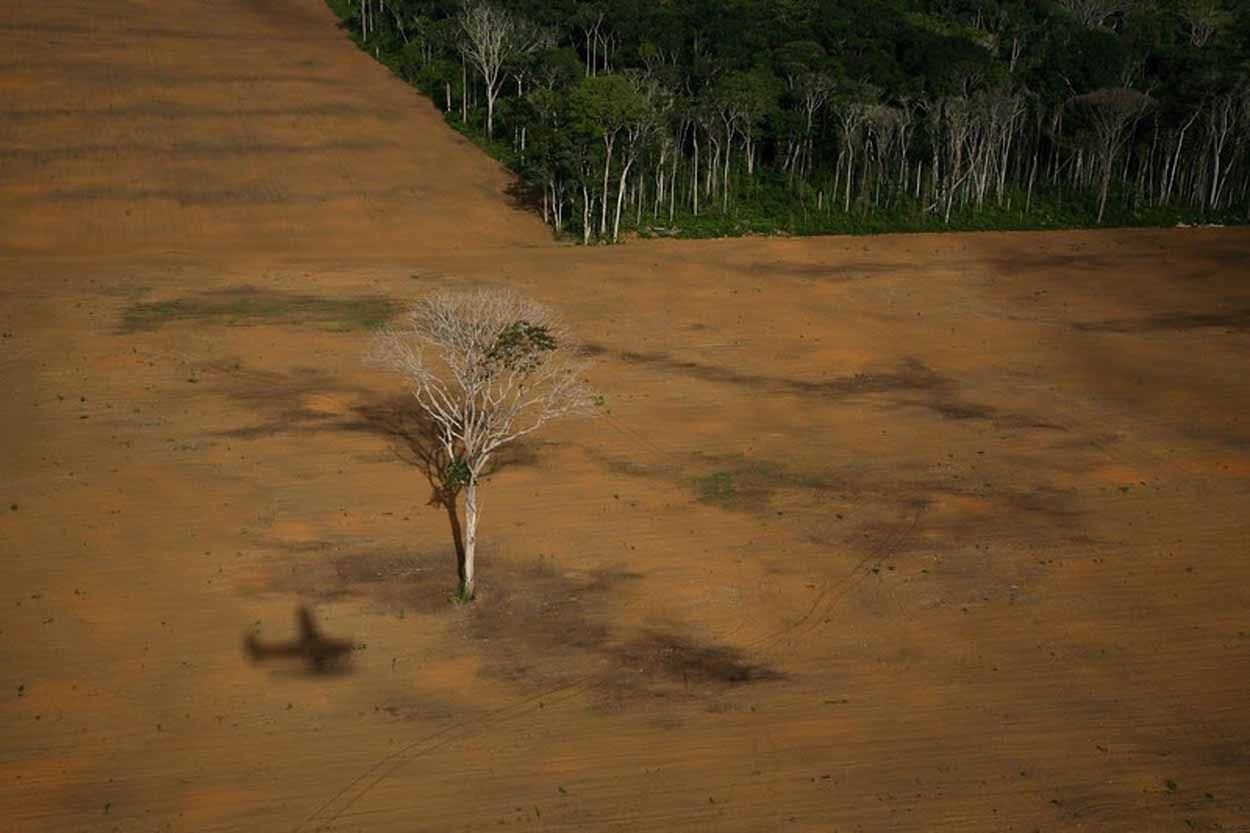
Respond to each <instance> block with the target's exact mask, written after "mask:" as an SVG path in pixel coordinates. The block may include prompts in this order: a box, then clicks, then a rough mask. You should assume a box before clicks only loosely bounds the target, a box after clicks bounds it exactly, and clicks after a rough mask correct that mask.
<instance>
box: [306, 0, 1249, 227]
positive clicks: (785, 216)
mask: <svg viewBox="0 0 1250 833" xmlns="http://www.w3.org/2000/svg"><path fill="white" fill-rule="evenodd" d="M330 2H331V6H332V7H334V8H335V10H336V11H337V12H338V13H339V14H340V16H341V17H343V19H344V21H345V24H346V25H347V26H348V27H349V28H350V29H351V31H352V33H353V35H354V37H355V38H356V40H357V41H358V42H359V43H360V44H361V45H362V47H364V48H365V49H367V50H368V51H369V52H370V53H371V54H373V55H375V56H376V57H377V58H379V59H380V60H382V61H384V62H385V63H387V64H388V65H389V66H391V68H392V69H393V70H394V71H395V72H397V73H398V74H400V75H401V76H402V77H403V78H405V79H407V80H408V81H410V82H412V83H413V84H415V85H417V86H419V87H420V88H421V89H422V90H423V91H425V92H426V94H428V95H429V96H430V97H431V98H432V99H433V100H434V101H435V102H436V103H438V104H439V105H440V106H441V107H442V109H443V110H444V111H445V113H446V116H447V118H448V119H449V121H451V123H452V124H453V125H454V126H456V127H457V128H458V129H461V130H462V131H464V132H466V134H468V135H470V136H473V137H474V138H475V139H476V140H478V141H479V142H480V143H482V144H483V146H485V147H486V148H487V149H488V150H489V151H491V152H492V153H494V154H495V155H496V156H498V157H499V158H501V159H503V160H504V161H506V162H507V163H508V164H509V165H510V166H512V167H513V169H514V170H516V171H517V173H518V174H519V175H520V177H521V180H522V182H523V183H524V186H525V188H526V189H527V193H526V196H527V198H528V199H529V200H530V201H531V202H532V203H533V205H534V206H535V208H536V210H538V211H541V213H542V216H543V218H544V219H545V221H546V222H548V223H549V224H550V225H551V226H552V228H553V230H554V231H555V232H556V233H557V234H560V235H569V236H574V237H576V238H577V239H580V240H582V241H584V242H592V241H595V240H601V241H611V240H616V239H618V238H619V237H620V235H621V234H622V233H623V231H626V230H630V229H633V230H636V231H638V232H639V233H643V234H675V235H686V236H697V235H709V234H741V233H752V232H759V233H771V232H778V231H785V232H792V233H817V232H836V231H872V230H905V229H926V228H942V227H952V228H1037V227H1053V226H1084V225H1099V224H1112V223H1114V224H1117V225H1150V224H1172V223H1175V222H1181V221H1184V222H1222V223H1228V222H1245V221H1246V219H1247V217H1248V216H1250V0H1161V2H1145V0H1032V2H1030V1H1029V0H614V1H613V2H610V3H608V2H604V3H586V2H574V0H489V2H487V0H467V1H466V2H454V1H453V0H330Z"/></svg>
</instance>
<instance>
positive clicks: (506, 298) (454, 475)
mask: <svg viewBox="0 0 1250 833" xmlns="http://www.w3.org/2000/svg"><path fill="white" fill-rule="evenodd" d="M366 360H367V361H368V362H369V363H371V364H375V365H378V366H381V367H384V368H387V369H389V370H392V371H394V372H396V373H399V374H401V375H402V376H404V377H405V378H406V379H407V381H408V383H409V385H410V386H411V389H412V393H413V395H414V396H415V398H416V400H417V405H418V406H419V407H420V408H421V410H422V411H423V412H424V413H425V414H426V415H427V416H428V417H429V418H430V420H431V425H432V427H433V432H434V433H435V435H436V436H435V437H434V439H435V441H436V447H437V451H438V454H439V460H438V463H439V465H438V466H437V476H438V478H439V480H440V481H441V482H439V483H436V484H435V485H436V489H441V491H442V494H443V495H444V496H446V497H448V498H450V501H451V503H450V505H451V506H452V508H453V510H454V507H455V501H456V498H457V496H458V495H459V493H460V492H463V493H464V542H463V548H462V552H459V553H458V555H459V568H460V590H459V597H460V598H461V599H462V600H466V601H467V600H469V599H472V598H473V594H474V563H473V559H474V554H475V552H476V549H477V519H478V511H479V506H478V494H477V487H478V483H479V481H480V480H481V478H482V476H483V474H484V473H485V471H486V468H487V465H488V464H489V463H490V461H491V458H492V456H493V455H494V453H495V452H496V451H498V450H499V449H500V448H502V447H503V446H505V445H507V444H508V443H510V442H512V441H513V440H515V439H517V438H518V437H523V436H525V435H526V434H529V433H531V432H533V431H536V430H538V429H539V428H541V427H542V426H543V425H545V424H547V423H548V422H551V421H553V420H556V419H560V418H562V417H572V416H590V415H593V414H594V413H595V412H596V411H597V408H598V405H599V403H600V401H601V397H600V396H599V395H598V394H597V393H596V392H595V390H594V389H593V388H591V387H590V385H589V383H588V382H586V380H585V372H586V369H587V368H588V366H589V362H588V361H586V360H585V359H584V358H582V356H581V354H580V352H579V350H578V347H577V345H576V343H575V342H574V341H573V340H572V338H571V336H570V334H569V332H568V330H567V329H566V328H565V327H564V325H563V323H562V322H561V321H560V319H559V317H558V316H557V315H556V314H555V313H554V312H553V311H552V310H551V309H549V308H548V307H545V306H543V305H542V304H539V303H537V302H535V301H532V300H530V299H528V298H524V297H522V296H520V295H517V294H516V293H514V292H511V291H507V290H479V291H475V292H464V293H452V292H438V293H434V294H431V295H429V296H427V297H426V298H424V299H423V300H421V301H420V302H418V303H417V304H416V306H414V307H413V308H412V309H411V310H409V312H408V313H407V314H406V315H405V316H404V318H403V319H402V320H401V322H400V323H399V324H397V325H391V326H388V327H386V328H384V329H383V330H382V331H381V332H380V333H379V334H378V335H377V337H376V339H375V340H374V342H373V345H372V347H371V348H370V350H369V353H368V354H367V356H366ZM453 516H454V513H453Z"/></svg>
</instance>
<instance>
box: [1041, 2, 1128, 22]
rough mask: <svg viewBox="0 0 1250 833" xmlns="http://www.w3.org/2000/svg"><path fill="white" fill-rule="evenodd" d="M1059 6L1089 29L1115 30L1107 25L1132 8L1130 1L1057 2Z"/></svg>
mask: <svg viewBox="0 0 1250 833" xmlns="http://www.w3.org/2000/svg"><path fill="white" fill-rule="evenodd" d="M1059 5H1060V6H1062V7H1063V8H1064V9H1066V10H1067V11H1068V13H1069V14H1071V15H1072V16H1073V17H1075V18H1076V19H1077V22H1079V23H1080V24H1081V25H1082V26H1085V27H1086V28H1089V29H1097V28H1100V27H1104V28H1109V29H1111V28H1115V27H1114V25H1109V24H1110V23H1111V22H1112V19H1113V18H1114V17H1115V16H1116V15H1117V14H1122V13H1124V12H1127V11H1128V10H1129V9H1131V8H1132V6H1133V3H1132V0H1059Z"/></svg>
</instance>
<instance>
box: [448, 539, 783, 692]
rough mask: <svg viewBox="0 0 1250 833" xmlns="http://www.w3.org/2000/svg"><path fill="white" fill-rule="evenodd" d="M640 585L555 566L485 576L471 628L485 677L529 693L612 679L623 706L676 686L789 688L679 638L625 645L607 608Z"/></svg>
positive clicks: (758, 668) (774, 676)
mask: <svg viewBox="0 0 1250 833" xmlns="http://www.w3.org/2000/svg"><path fill="white" fill-rule="evenodd" d="M640 578H641V577H640V576H639V575H637V574H635V573H633V572H630V571H629V570H627V569H622V568H619V567H613V568H605V569H601V570H597V571H594V572H591V573H569V572H565V571H563V570H561V569H560V568H559V565H558V564H557V563H556V562H555V561H554V560H553V559H540V560H538V561H535V562H531V563H530V564H528V565H525V566H523V567H519V568H512V569H511V570H508V569H507V568H503V569H501V568H500V567H498V566H497V567H495V568H492V570H491V571H490V575H488V574H487V573H483V574H482V578H481V579H479V586H480V587H481V588H482V590H481V592H480V593H479V599H478V601H477V602H475V603H474V604H473V606H472V609H471V610H470V611H469V617H468V621H467V628H468V632H469V635H470V636H471V637H472V638H473V639H475V640H477V641H479V642H480V643H481V644H482V645H483V649H482V650H483V652H484V655H485V656H486V658H487V660H488V661H487V662H486V663H485V666H484V673H487V674H489V675H491V676H494V677H498V678H501V679H505V680H507V681H509V682H510V683H513V684H518V685H523V686H527V687H543V686H549V685H551V684H553V683H558V682H560V681H562V680H565V679H566V678H567V677H568V676H569V675H571V674H578V673H580V674H591V675H594V676H596V677H607V678H608V679H610V680H611V689H612V691H613V697H614V698H615V699H616V700H618V701H619V700H620V698H621V696H622V695H629V696H647V692H648V691H649V690H653V689H655V687H656V686H661V687H669V686H672V685H673V684H674V683H678V684H681V685H682V686H684V687H690V686H699V687H706V686H709V685H730V684H732V685H738V684H746V683H755V682H765V681H773V680H780V679H784V675H782V674H781V673H780V672H778V671H776V670H775V669H772V668H770V667H768V666H766V665H763V664H761V663H757V662H753V661H751V660H750V659H749V658H748V657H746V656H745V655H744V654H743V653H741V652H740V651H738V650H737V649H735V648H732V647H730V646H725V645H716V644H712V643H708V642H704V641H702V640H700V639H697V638H695V637H692V636H689V635H685V634H681V633H679V632H677V631H676V630H674V629H666V630H655V629H652V630H646V631H644V632H642V633H640V634H636V635H632V636H627V637H626V638H625V639H623V640H622V639H621V638H620V635H619V633H618V632H616V631H614V630H613V629H612V628H611V627H609V625H608V624H607V623H608V621H610V620H609V618H608V616H609V614H608V613H607V607H608V604H609V602H610V600H611V597H612V596H613V595H614V594H616V593H618V592H620V591H621V590H622V589H624V588H626V587H627V586H628V585H629V584H631V583H633V582H635V581H637V580H639V579H640Z"/></svg>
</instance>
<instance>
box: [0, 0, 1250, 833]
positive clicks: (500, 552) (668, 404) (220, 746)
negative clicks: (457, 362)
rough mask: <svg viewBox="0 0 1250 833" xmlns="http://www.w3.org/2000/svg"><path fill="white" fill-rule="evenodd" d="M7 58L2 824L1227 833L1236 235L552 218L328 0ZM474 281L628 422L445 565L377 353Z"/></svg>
mask: <svg viewBox="0 0 1250 833" xmlns="http://www.w3.org/2000/svg"><path fill="white" fill-rule="evenodd" d="M0 46H2V47H3V48H0V55H3V56H4V57H3V58H0V62H2V63H0V66H2V69H0V110H3V112H2V113H0V336H2V338H0V381H2V383H3V387H2V391H3V397H0V559H2V560H0V570H2V572H0V830H3V831H9V830H12V831H18V832H19V833H26V832H27V831H31V832H32V833H34V832H35V831H40V832H42V831H113V830H117V831H188V833H207V831H265V833H268V831H279V832H280V833H297V831H313V830H336V831H424V830H440V831H444V830H463V831H469V830H485V829H492V830H493V829H495V828H497V827H517V828H521V829H532V830H567V831H583V830H594V831H600V830H605V831H608V830H612V831H644V830H646V831H650V830H655V831H686V830H689V831H695V830H699V831H776V830H796V831H799V830H805V831H833V830H839V831H931V830H950V831H956V830H958V831H967V830H976V831H981V830H985V831H1009V830H1010V831H1026V833H1028V832H1031V831H1126V833H1128V831H1132V832H1133V833H1142V832H1143V831H1174V830H1175V831H1188V830H1224V831H1230V830H1232V831H1237V830H1243V831H1244V830H1250V709H1248V708H1247V705H1246V703H1247V702H1250V546H1248V544H1247V541H1248V540H1250V422H1248V421H1247V418H1246V408H1247V406H1248V405H1250V374H1248V373H1247V367H1248V362H1247V359H1248V357H1250V233H1247V232H1246V231H1245V230H1175V231H1137V232H1105V233H1054V234H993V235H961V236H941V237H935V236H907V237H879V238H863V239H860V238H845V239H809V240H734V241H709V242H706V243H677V242H655V243H640V242H636V243H631V244H629V245H626V246H621V247H615V248H604V249H582V248H574V247H566V246H559V245H555V244H553V243H551V242H550V240H549V238H548V237H547V235H546V234H545V232H544V229H543V228H542V226H541V224H540V223H539V222H538V221H537V220H535V219H534V218H532V217H531V216H529V215H527V214H525V213H523V212H521V211H519V210H518V209H516V208H514V207H512V206H511V205H510V203H509V200H508V197H507V193H506V191H507V186H508V181H507V178H506V176H505V175H504V173H503V172H502V171H501V170H500V169H499V168H498V167H497V166H495V165H494V164H493V163H492V162H490V161H489V160H487V159H485V158H483V157H482V156H480V155H479V154H478V153H477V152H476V150H474V149H473V148H472V147H471V146H468V145H467V144H466V143H464V142H463V141H461V140H460V139H458V138H457V137H455V136H454V134H452V133H451V132H450V131H448V130H447V129H446V128H445V127H444V126H443V125H442V122H441V117H440V116H439V115H438V113H437V112H436V111H435V110H434V109H433V108H432V107H431V105H430V104H429V103H428V102H425V101H423V100H422V99H420V98H419V97H418V96H417V95H416V94H415V93H414V92H412V91H411V90H409V89H408V88H406V87H405V86H404V85H402V84H401V83H400V82H398V81H396V80H395V79H393V78H390V77H389V76H388V75H387V74H386V72H385V70H383V69H382V68H381V67H379V66H377V65H375V64H374V63H372V62H371V61H370V59H369V58H368V57H367V56H365V55H363V54H361V53H359V52H358V51H356V50H355V49H354V48H353V47H352V46H351V44H350V43H349V42H347V40H346V39H345V38H344V36H343V35H342V33H341V32H339V31H337V30H336V28H335V25H334V21H333V19H332V17H331V15H330V13H329V12H328V11H327V10H325V9H324V8H323V7H322V6H321V5H320V3H319V0H278V1H277V2H261V0H251V1H250V2H248V1H247V0H219V2H213V3H208V2H195V0H168V2H162V3H156V2H153V3H142V4H141V3H127V2H124V1H123V0H113V2H109V3H89V2H86V0H79V2H72V0H46V2H39V3H35V2H32V0H19V2H17V3H16V4H6V5H5V7H4V9H3V11H0ZM483 284H491V285H509V286H514V287H517V288H519V289H521V290H523V291H525V292H528V293H531V294H533V295H535V296H537V297H539V298H541V299H542V300H545V301H549V302H551V303H553V304H555V305H557V306H559V307H560V308H561V309H563V310H564V311H565V312H566V313H567V314H568V316H569V317H570V318H571V319H572V321H573V323H574V324H575V326H576V327H577V329H578V330H579V331H580V332H581V333H582V334H583V335H584V337H585V338H586V340H587V341H588V343H589V344H590V345H591V347H592V348H593V349H594V350H595V351H596V352H597V353H598V354H599V364H598V366H597V368H596V370H595V373H594V381H595V382H596V384H597V385H599V386H600V387H601V388H602V389H603V390H604V391H605V392H606V393H607V396H608V402H609V406H610V414H609V415H608V416H607V417H605V418H604V419H601V420H598V421H594V422H584V423H576V424H568V425H565V426H559V427H557V428H556V429H555V430H552V431H548V432H547V433H545V434H541V435H537V436H536V437H535V438H534V439H533V440H532V441H531V442H528V443H526V444H524V445H522V446H520V447H518V448H516V449H515V451H514V453H512V454H510V455H509V457H508V459H507V460H506V461H505V464H504V465H503V466H502V467H501V468H500V470H499V471H498V472H497V473H496V474H495V475H494V476H493V478H492V479H491V480H490V481H489V483H488V484H487V485H486V487H485V488H484V493H483V498H484V508H483V512H484V515H483V529H482V535H483V550H482V552H481V555H480V562H479V564H480V566H479V569H480V579H479V581H480V584H481V587H482V589H481V598H480V601H479V602H478V603H476V604H474V605H472V606H470V607H457V606H453V605H451V604H450V603H449V601H448V595H449V592H450V591H451V590H452V589H453V585H454V560H453V558H452V554H451V542H450V536H449V531H448V527H447V522H446V518H445V517H444V516H443V515H442V514H441V513H440V512H439V511H436V510H435V509H432V508H429V507H428V506H426V500H427V497H428V495H429V487H428V485H426V483H425V481H424V480H423V478H422V477H421V475H420V474H419V473H418V472H417V471H416V470H415V469H414V468H413V467H412V466H410V465H409V464H408V463H407V462H406V457H407V455H408V449H407V446H406V443H405V441H404V437H403V432H404V430H405V426H406V425H407V419H408V417H407V416H406V410H407V409H408V407H409V405H408V402H407V400H406V398H405V397H404V395H403V392H402V389H401V388H400V386H399V385H398V384H397V382H396V381H395V380H392V379H390V378H388V377H386V376H383V375H379V374H376V373H374V372H372V371H367V370H366V369H364V368H363V367H362V366H361V363H360V361H359V356H360V352H361V350H362V349H363V347H364V345H365V343H366V341H367V331H368V328H369V326H371V325H372V323H373V322H375V321H376V320H378V319H379V318H380V317H384V316H385V315H387V314H388V313H389V312H390V311H391V310H393V309H394V308H395V307H396V305H402V304H403V303H406V302H407V301H409V300H411V299H413V298H415V297H417V296H418V295H420V294H421V293H422V292H424V291H426V290H428V289H431V288H435V287H456V286H476V285H483ZM301 602H307V603H311V604H312V605H313V606H314V608H315V610H316V611H317V614H318V616H319V618H320V622H321V625H322V627H323V628H324V629H325V631H326V632H327V634H329V635H330V636H333V637H336V638H341V639H348V640H350V641H351V642H352V643H353V644H354V645H355V646H356V647H357V650H355V651H354V652H353V655H352V663H351V665H350V667H349V668H347V669H346V670H345V671H344V672H343V673H339V674H333V675H315V674H310V673H306V672H305V669H304V668H303V667H302V666H301V665H299V664H298V663H292V664H287V663H282V662H277V661H275V662H266V663H260V664H254V663H252V662H250V661H249V659H248V657H247V656H246V654H245V652H244V650H243V637H244V635H245V633H248V632H253V631H254V632H256V633H258V634H259V635H260V636H261V637H262V638H263V639H265V640H267V641H280V640H284V639H289V638H290V637H291V636H292V635H293V634H294V632H295V621H294V611H295V609H296V606H297V605H298V604H300V603H301Z"/></svg>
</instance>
